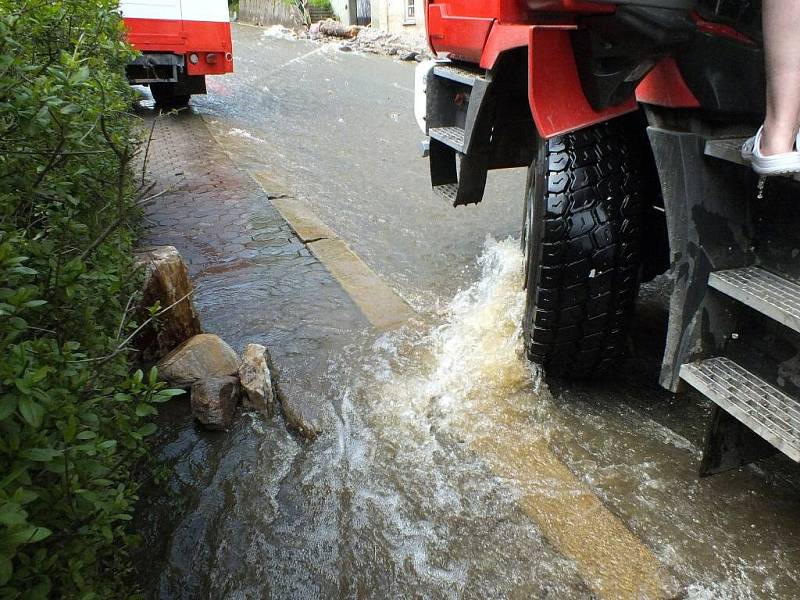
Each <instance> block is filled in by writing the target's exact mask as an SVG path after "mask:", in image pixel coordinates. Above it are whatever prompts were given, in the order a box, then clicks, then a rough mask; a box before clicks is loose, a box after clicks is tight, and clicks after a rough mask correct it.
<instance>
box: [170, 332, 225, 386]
mask: <svg viewBox="0 0 800 600" xmlns="http://www.w3.org/2000/svg"><path fill="white" fill-rule="evenodd" d="M156 366H157V367H158V374H159V375H160V376H161V377H162V378H163V379H165V380H166V381H168V382H169V383H170V384H171V385H174V386H178V387H189V386H191V385H192V384H193V383H195V382H196V381H200V380H201V379H206V378H208V377H222V376H225V375H235V374H236V373H237V372H238V370H239V357H238V356H237V355H236V352H235V351H234V350H233V348H231V347H230V346H229V345H228V344H226V343H225V342H224V341H223V340H222V339H221V338H220V337H219V336H217V335H214V334H212V333H201V334H200V335H196V336H194V337H193V338H190V339H189V340H187V341H186V342H184V343H183V344H181V345H180V346H179V347H177V348H176V349H175V350H173V351H172V352H170V353H169V354H168V355H167V356H165V357H164V358H162V359H161V361H160V362H159V363H158V364H157V365H156Z"/></svg>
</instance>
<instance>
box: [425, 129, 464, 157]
mask: <svg viewBox="0 0 800 600" xmlns="http://www.w3.org/2000/svg"><path fill="white" fill-rule="evenodd" d="M428 135H430V136H431V137H432V138H433V139H435V140H439V141H440V142H442V143H443V144H447V145H448V146H450V147H451V148H454V149H455V150H456V151H457V152H461V151H462V150H463V148H464V129H463V128H462V127H431V128H430V129H429V130H428Z"/></svg>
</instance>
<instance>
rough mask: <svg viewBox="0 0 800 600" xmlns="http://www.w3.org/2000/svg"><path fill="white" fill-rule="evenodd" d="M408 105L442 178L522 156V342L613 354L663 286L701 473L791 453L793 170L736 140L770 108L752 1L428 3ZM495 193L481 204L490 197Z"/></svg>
mask: <svg viewBox="0 0 800 600" xmlns="http://www.w3.org/2000/svg"><path fill="white" fill-rule="evenodd" d="M426 11H427V15H426V22H427V32H428V39H429V43H430V46H431V48H432V49H433V50H434V52H435V53H436V55H437V56H438V57H439V59H438V60H436V61H431V62H428V63H422V64H420V65H419V66H418V67H417V69H418V70H417V74H416V82H417V83H416V90H415V92H416V94H415V95H416V97H415V113H416V117H417V121H418V123H419V124H420V126H421V127H422V129H423V131H424V132H425V133H426V134H427V135H428V136H429V140H428V152H427V155H428V157H429V161H430V177H431V184H432V186H433V189H434V191H435V192H437V193H438V194H439V195H440V196H441V197H443V198H444V199H446V200H447V201H448V202H450V203H452V204H453V205H454V206H463V205H468V204H474V203H478V202H481V201H482V200H483V196H484V188H485V184H486V177H487V172H488V171H490V170H492V169H504V168H511V167H527V168H528V180H527V181H528V183H527V189H526V190H525V196H524V198H525V200H524V206H523V207H521V209H522V210H520V213H521V214H522V215H523V218H522V228H521V229H522V235H521V241H522V248H523V252H524V282H525V283H524V285H525V289H526V309H525V315H524V321H523V330H524V336H523V337H524V342H525V350H526V353H527V356H528V358H529V359H530V360H532V361H533V362H535V363H537V364H540V365H542V366H543V368H544V370H545V374H546V375H548V376H551V377H578V378H588V377H593V376H595V375H597V374H602V373H605V374H613V373H615V372H619V369H621V368H624V364H625V363H623V354H624V351H625V349H626V347H627V333H628V330H629V329H630V327H631V324H632V317H633V313H634V307H635V300H636V297H637V294H638V291H639V286H640V284H641V283H642V282H645V281H648V280H651V279H653V278H655V277H657V276H661V277H662V279H661V281H665V282H666V286H665V287H666V288H667V289H669V291H670V300H669V307H668V324H667V332H666V339H665V347H664V352H663V357H662V366H661V373H660V383H661V385H662V386H663V387H665V388H666V389H668V390H670V391H673V392H678V391H680V390H681V389H683V388H684V387H685V386H687V385H689V386H692V387H694V388H696V389H697V390H699V391H700V392H701V393H703V394H704V395H705V396H707V397H708V398H709V399H710V400H711V401H712V402H713V404H712V406H713V407H714V408H713V411H712V412H711V414H710V420H709V424H708V435H707V439H706V447H705V452H704V456H703V459H702V462H701V466H700V471H701V474H711V473H717V472H720V471H724V470H726V469H730V468H736V467H739V466H741V465H743V464H746V463H748V462H751V461H753V460H756V459H758V458H761V457H764V456H768V455H770V454H774V453H776V452H777V451H781V452H783V453H784V454H785V455H787V456H789V457H790V458H791V459H793V460H794V461H797V462H800V401H798V399H799V398H800V262H799V261H798V260H797V258H796V257H797V256H798V254H800V235H798V233H797V232H798V231H800V217H798V211H797V206H798V203H797V197H798V193H800V188H798V182H797V181H796V180H793V179H789V178H774V179H770V181H769V182H768V185H767V189H766V192H765V193H764V195H763V198H762V197H761V194H758V193H757V185H758V184H759V183H762V182H759V181H758V177H757V176H755V174H754V173H753V172H752V170H751V169H750V168H749V167H748V165H746V164H745V162H744V161H743V159H742V156H741V153H740V148H741V144H742V142H743V141H744V140H745V139H746V138H747V137H749V136H751V135H752V134H753V133H754V132H755V130H756V129H757V127H758V126H759V125H760V124H761V123H762V122H763V118H764V110H765V92H764V87H765V84H764V80H765V76H764V66H763V65H764V57H763V48H762V39H763V38H762V31H761V2H760V0H594V1H582V0H428V2H427V3H426ZM487 201H488V200H487Z"/></svg>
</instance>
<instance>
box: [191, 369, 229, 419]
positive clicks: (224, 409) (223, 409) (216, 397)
mask: <svg viewBox="0 0 800 600" xmlns="http://www.w3.org/2000/svg"><path fill="white" fill-rule="evenodd" d="M240 391H241V388H240V387H239V379H238V378H236V377H232V376H226V377H209V378H206V379H200V380H198V381H195V382H194V383H193V384H192V397H191V403H192V414H193V415H194V418H195V419H197V420H198V421H200V423H202V424H203V426H204V427H205V428H206V429H230V427H231V425H233V414H234V412H235V411H236V405H237V404H238V403H239V394H240Z"/></svg>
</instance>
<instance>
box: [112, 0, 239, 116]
mask: <svg viewBox="0 0 800 600" xmlns="http://www.w3.org/2000/svg"><path fill="white" fill-rule="evenodd" d="M120 12H121V14H122V17H123V20H124V22H125V27H126V29H127V32H128V40H129V42H130V43H131V45H132V46H133V47H134V48H136V49H137V50H139V51H141V55H140V56H139V57H138V58H137V59H136V60H135V61H134V62H133V63H132V64H130V65H128V67H127V70H126V72H127V76H128V80H129V81H130V82H131V83H136V84H145V85H148V86H150V90H151V92H152V94H153V98H154V99H155V101H156V103H157V104H161V105H172V106H176V105H185V104H186V103H187V102H188V101H189V97H190V96H191V95H192V94H205V93H206V82H205V78H206V75H222V74H224V73H230V72H232V71H233V54H232V52H233V44H232V42H231V25H230V17H229V14H228V3H227V2H226V0H122V1H121V2H120Z"/></svg>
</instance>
